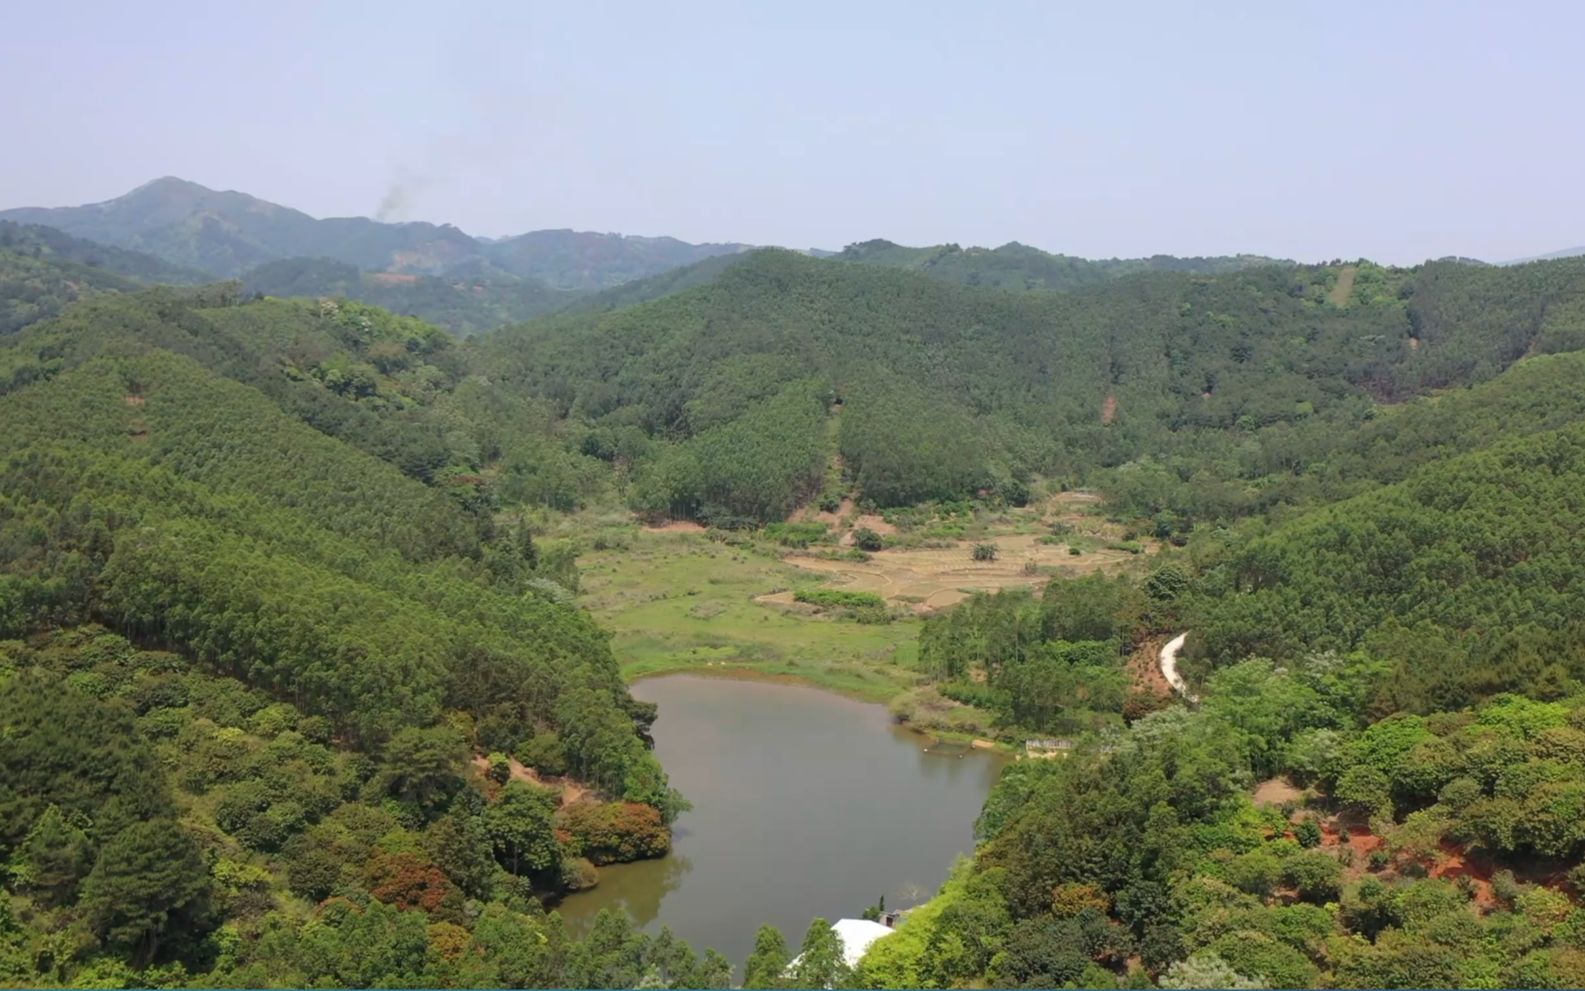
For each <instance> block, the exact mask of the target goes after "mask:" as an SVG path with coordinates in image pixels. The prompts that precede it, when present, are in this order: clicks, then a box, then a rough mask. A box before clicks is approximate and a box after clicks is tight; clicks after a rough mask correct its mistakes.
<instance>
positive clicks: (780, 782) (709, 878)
mask: <svg viewBox="0 0 1585 991" xmlns="http://www.w3.org/2000/svg"><path fill="white" fill-rule="evenodd" d="M633 695H634V696H636V697H638V698H640V699H644V700H645V701H649V702H655V703H658V704H659V706H660V717H659V719H657V720H656V722H655V727H654V736H655V750H656V754H657V755H658V756H659V757H660V760H661V763H662V764H663V765H664V766H665V768H666V770H667V772H668V774H669V775H670V776H671V781H672V784H673V785H674V786H675V787H677V788H678V789H680V790H681V791H682V793H683V794H684V795H685V796H687V798H688V800H689V801H691V802H692V803H693V810H692V811H691V812H687V813H684V814H683V815H682V817H681V818H679V819H678V821H677V824H676V826H675V829H674V833H673V843H672V853H671V855H670V856H668V857H665V858H662V859H659V860H648V861H642V862H639V863H634V864H616V865H611V866H609V867H602V868H600V883H599V885H598V886H597V887H596V888H594V889H592V890H590V891H587V892H583V893H580V894H576V895H572V896H570V897H568V898H567V899H565V900H564V901H563V902H562V903H561V905H560V907H559V908H560V911H561V913H562V915H563V916H564V917H566V919H567V921H568V924H569V927H570V928H572V929H573V930H574V931H581V930H582V929H583V927H585V926H587V924H588V922H589V921H590V920H591V919H592V918H593V917H594V914H595V913H596V912H598V911H599V910H600V909H602V908H607V907H611V908H618V909H624V910H626V911H627V912H629V913H630V914H632V916H633V918H634V921H635V922H636V923H637V924H638V925H640V926H643V927H645V928H647V929H649V930H651V931H657V930H658V929H659V928H660V926H661V925H667V926H670V927H671V929H672V931H673V932H675V933H676V934H677V935H678V936H680V937H682V938H683V939H685V940H687V941H688V942H689V943H690V944H691V945H692V946H693V947H694V949H695V950H697V951H699V952H703V951H704V949H705V948H706V947H710V946H713V947H715V948H716V949H717V950H719V951H720V952H722V953H723V954H725V955H726V956H727V958H728V959H730V960H731V961H732V963H733V964H734V965H737V966H741V965H742V963H743V960H744V958H745V957H747V956H748V953H749V951H750V950H751V949H752V948H753V944H754V933H755V931H756V930H757V929H758V928H759V926H760V925H761V924H763V923H770V924H772V925H775V926H778V927H779V928H780V929H781V930H782V933H783V935H785V936H786V937H787V942H788V944H789V945H790V946H791V947H792V950H793V952H797V946H798V944H799V942H800V941H801V940H802V939H803V934H804V930H805V929H807V928H808V926H809V920H810V919H811V918H813V917H815V916H824V917H826V918H828V919H830V920H832V921H835V920H836V919H838V918H842V917H857V916H858V915H859V914H860V913H861V912H863V911H864V908H865V907H866V906H868V905H872V904H874V903H875V900H876V899H877V898H879V897H880V896H882V895H885V897H886V904H887V907H888V908H906V907H909V906H911V905H914V904H917V903H919V902H921V901H923V900H925V899H926V898H928V897H929V896H930V895H931V894H933V893H934V892H935V889H936V888H937V887H938V886H939V885H940V884H941V882H942V881H943V880H945V879H946V876H947V872H948V871H949V870H950V869H951V867H952V863H953V861H954V860H955V858H957V856H958V855H960V854H966V853H968V852H970V851H971V850H972V849H973V846H974V830H973V827H974V819H975V817H976V816H977V815H979V811H980V806H981V805H982V804H983V803H984V801H985V796H986V795H987V794H988V793H989V792H990V789H991V786H992V785H993V784H994V783H995V781H996V777H997V775H998V774H999V773H1000V771H1001V767H1002V765H1003V763H1005V758H1003V757H1001V756H999V755H995V754H990V753H986V752H983V751H975V750H971V751H968V752H967V753H964V754H963V755H962V756H956V757H953V756H936V755H933V754H929V753H925V752H923V748H924V746H925V745H926V742H927V741H926V739H925V738H924V737H921V736H919V735H917V734H914V733H910V732H908V731H906V730H903V729H901V728H899V727H897V726H895V725H894V724H893V723H892V721H891V719H890V718H889V716H888V715H887V712H886V709H885V708H884V707H883V706H879V705H870V704H866V703H863V702H855V701H852V700H851V699H846V698H843V697H841V696H838V695H834V694H831V693H830V692H824V691H820V690H818V689H813V688H807V687H804V686H800V685H786V684H775V683H768V682H758V681H736V680H731V679H725V678H709V677H698V676H693V675H670V676H666V677H661V678H651V679H647V680H644V681H640V682H638V683H637V684H635V685H634V686H633Z"/></svg>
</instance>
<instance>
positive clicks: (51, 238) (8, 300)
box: [0, 221, 204, 335]
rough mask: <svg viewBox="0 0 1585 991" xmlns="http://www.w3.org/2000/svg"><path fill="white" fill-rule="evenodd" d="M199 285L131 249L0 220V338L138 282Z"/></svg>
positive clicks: (186, 273)
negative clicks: (78, 303)
mask: <svg viewBox="0 0 1585 991" xmlns="http://www.w3.org/2000/svg"><path fill="white" fill-rule="evenodd" d="M202 281H204V276H202V275H200V274H198V273H195V272H191V271H188V270H186V269H181V268H178V267H176V266H174V265H168V264H166V263H165V262H162V261H160V260H159V259H157V258H154V257H152V256H149V255H144V254H140V253H138V252H136V251H126V250H124V249H121V248H113V247H110V246H108V245H102V244H96V243H94V242H92V241H84V240H82V239H81V238H75V237H72V236H70V235H68V234H63V233H61V232H60V231H57V230H54V229H52V228H49V227H40V226H38V225H34V224H16V223H12V222H10V221H0V335H4V334H10V333H14V332H16V331H18V330H20V329H22V328H23V327H25V326H27V325H28V324H30V323H36V322H38V321H40V320H46V319H48V318H50V317H52V316H55V315H56V314H58V313H60V312H61V311H62V310H64V309H65V308H66V306H67V305H68V304H70V303H73V302H75V301H77V300H79V299H89V298H92V297H94V296H102V295H105V294H107V293H117V292H127V291H130V290H132V289H134V288H136V287H137V285H138V284H140V283H142V284H149V283H157V282H163V283H171V284H176V285H190V284H193V283H197V282H202Z"/></svg>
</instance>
